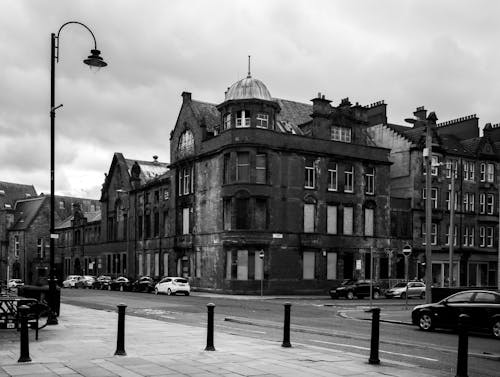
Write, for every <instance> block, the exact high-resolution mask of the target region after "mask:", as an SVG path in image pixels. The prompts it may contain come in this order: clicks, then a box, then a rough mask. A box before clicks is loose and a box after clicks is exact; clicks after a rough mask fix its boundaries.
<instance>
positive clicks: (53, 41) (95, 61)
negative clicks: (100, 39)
mask: <svg viewBox="0 0 500 377" xmlns="http://www.w3.org/2000/svg"><path fill="white" fill-rule="evenodd" d="M69 24H78V25H81V26H83V27H84V28H85V29H87V30H88V31H89V32H90V34H91V35H92V38H93V39H94V49H92V50H90V56H88V57H87V59H85V60H84V61H83V62H84V63H85V64H87V65H88V66H90V67H97V68H102V67H106V66H107V63H106V62H105V61H104V60H103V59H102V57H101V56H100V53H101V52H100V51H99V50H98V49H97V42H96V39H95V36H94V33H92V30H90V29H89V28H88V27H87V26H86V25H84V24H82V23H81V22H78V21H69V22H66V23H65V24H63V25H62V26H61V27H60V28H59V31H58V32H57V35H56V34H54V33H52V34H51V37H50V261H49V263H50V272H49V295H48V304H49V306H50V308H51V313H50V314H49V317H48V319H47V324H49V325H57V323H58V322H57V316H56V312H57V308H58V306H59V302H58V301H59V299H58V298H57V297H56V282H57V278H56V271H55V263H54V241H55V239H57V238H58V236H57V234H55V231H54V230H55V197H54V195H55V193H54V175H55V174H54V170H55V169H54V149H55V148H54V130H55V127H54V124H55V117H56V110H57V109H58V108H59V107H61V106H62V105H59V106H57V107H56V106H55V104H54V97H55V85H54V83H55V63H58V62H59V35H60V34H61V30H62V29H63V28H64V27H65V26H66V25H69Z"/></svg>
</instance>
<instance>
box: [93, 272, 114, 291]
mask: <svg viewBox="0 0 500 377" xmlns="http://www.w3.org/2000/svg"><path fill="white" fill-rule="evenodd" d="M111 280H112V279H111V276H106V275H101V276H99V277H98V278H97V279H96V280H95V281H94V283H93V284H92V288H93V289H108V287H109V283H110V282H111Z"/></svg>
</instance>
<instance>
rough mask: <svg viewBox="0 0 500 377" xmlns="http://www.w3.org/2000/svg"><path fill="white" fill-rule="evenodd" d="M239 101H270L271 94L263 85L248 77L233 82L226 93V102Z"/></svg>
mask: <svg viewBox="0 0 500 377" xmlns="http://www.w3.org/2000/svg"><path fill="white" fill-rule="evenodd" d="M241 99H262V100H265V101H272V97H271V94H270V93H269V90H267V88H266V86H265V85H264V83H263V82H262V81H260V80H257V79H254V78H253V77H252V76H250V75H248V76H247V77H246V78H244V79H241V80H239V81H237V82H235V83H234V84H233V85H231V87H230V88H229V89H228V90H227V92H226V99H225V100H226V101H230V100H241Z"/></svg>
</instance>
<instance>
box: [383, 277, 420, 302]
mask: <svg viewBox="0 0 500 377" xmlns="http://www.w3.org/2000/svg"><path fill="white" fill-rule="evenodd" d="M407 295H408V298H410V297H418V298H425V284H424V283H422V282H420V281H409V282H402V283H398V284H396V285H395V286H394V287H392V288H391V289H389V290H387V291H386V292H385V297H387V298H396V297H399V298H402V299H405V298H406V296H407Z"/></svg>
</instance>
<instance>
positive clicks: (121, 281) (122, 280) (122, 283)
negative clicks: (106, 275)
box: [108, 276, 132, 291]
mask: <svg viewBox="0 0 500 377" xmlns="http://www.w3.org/2000/svg"><path fill="white" fill-rule="evenodd" d="M131 288H132V283H131V282H130V280H129V279H127V278H126V277H125V276H119V277H117V278H116V279H113V280H111V281H110V282H109V284H108V289H109V290H110V291H130V290H131Z"/></svg>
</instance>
